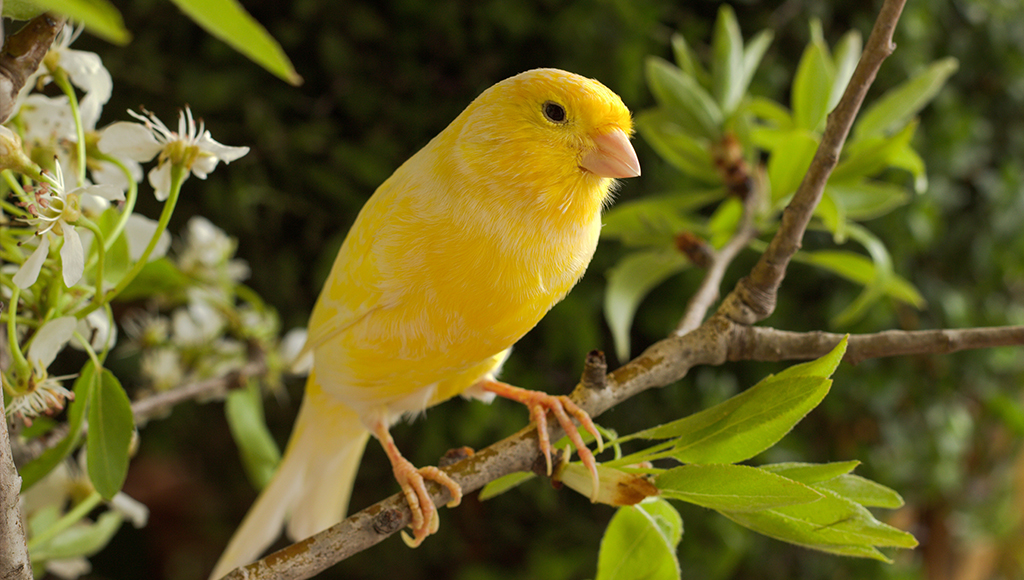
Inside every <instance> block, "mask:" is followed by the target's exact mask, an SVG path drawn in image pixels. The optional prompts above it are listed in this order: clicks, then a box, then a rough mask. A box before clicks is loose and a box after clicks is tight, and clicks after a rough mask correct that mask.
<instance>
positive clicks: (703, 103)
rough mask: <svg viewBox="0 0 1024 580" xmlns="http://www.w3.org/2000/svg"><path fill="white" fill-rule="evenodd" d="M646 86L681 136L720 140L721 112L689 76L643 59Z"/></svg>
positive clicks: (663, 63)
mask: <svg viewBox="0 0 1024 580" xmlns="http://www.w3.org/2000/svg"><path fill="white" fill-rule="evenodd" d="M647 84H648V86H650V89H651V92H652V93H653V94H654V98H655V99H657V101H658V104H660V105H661V106H662V107H664V108H665V109H667V110H668V111H669V112H670V113H671V114H672V115H673V117H674V118H675V120H676V122H677V123H678V124H679V126H680V127H682V129H683V130H684V131H685V132H687V133H690V134H691V135H693V136H694V137H698V138H702V139H707V140H710V141H716V140H718V139H719V138H720V137H721V134H722V110H721V109H720V108H719V107H718V104H717V103H715V100H714V99H713V98H712V97H711V95H709V94H708V92H707V91H706V90H704V87H702V86H700V83H698V82H697V80H696V79H694V78H693V77H692V76H690V75H688V74H686V73H684V72H683V71H681V70H679V68H677V67H675V66H672V64H670V63H668V62H666V61H665V60H663V59H660V58H658V57H653V56H652V57H649V58H648V59H647Z"/></svg>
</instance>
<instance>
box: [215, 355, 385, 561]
mask: <svg viewBox="0 0 1024 580" xmlns="http://www.w3.org/2000/svg"><path fill="white" fill-rule="evenodd" d="M369 435H370V434H369V432H368V431H367V430H366V428H365V427H364V426H363V424H362V422H361V421H360V420H359V417H358V416H357V415H356V413H355V412H354V411H353V410H352V409H350V408H348V407H347V406H345V405H343V404H342V403H340V402H339V401H337V400H336V399H334V398H333V397H331V396H329V395H327V394H325V393H324V392H323V389H321V387H320V385H319V384H317V382H316V378H315V377H314V376H313V375H312V374H311V375H310V377H309V382H308V383H307V385H306V395H305V398H304V399H303V401H302V407H301V408H300V409H299V416H298V419H296V421H295V427H294V429H293V431H292V436H291V440H290V441H289V442H288V447H287V449H285V453H284V457H283V458H282V459H281V464H280V465H279V466H278V468H277V473H275V474H274V477H273V478H272V479H271V480H270V483H269V484H268V485H267V487H266V488H264V489H263V491H262V493H260V496H259V498H257V499H256V503H255V504H253V506H252V507H251V508H250V509H249V513H248V514H247V515H246V516H245V519H244V520H242V524H241V525H240V526H239V527H238V529H237V530H236V531H235V534H234V536H233V537H232V538H231V541H230V542H229V543H228V547H227V549H225V550H224V553H223V554H222V555H221V557H220V560H219V561H218V562H217V565H216V566H215V567H214V569H213V572H212V573H211V574H210V578H211V579H214V578H220V577H222V576H224V575H225V574H227V573H228V572H230V571H231V570H233V569H235V568H237V567H238V566H242V565H244V564H248V563H249V562H251V561H253V560H254V559H256V557H257V556H259V555H260V554H261V553H262V552H263V551H264V550H266V548H267V547H268V546H269V545H270V544H271V543H273V541H274V540H276V539H277V537H278V535H279V534H280V533H281V527H282V526H283V525H285V526H286V528H287V532H288V536H289V537H290V538H291V539H293V540H301V539H303V538H306V537H309V536H311V535H313V534H315V533H317V532H319V531H321V530H324V529H326V528H328V527H330V526H332V525H334V524H336V523H338V522H339V521H341V518H342V516H344V514H345V510H346V509H347V507H348V499H349V494H350V493H351V491H352V482H353V481H354V480H355V476H356V471H357V470H358V469H359V460H360V458H361V457H362V455H363V449H364V448H365V447H366V440H367V438H368V437H369Z"/></svg>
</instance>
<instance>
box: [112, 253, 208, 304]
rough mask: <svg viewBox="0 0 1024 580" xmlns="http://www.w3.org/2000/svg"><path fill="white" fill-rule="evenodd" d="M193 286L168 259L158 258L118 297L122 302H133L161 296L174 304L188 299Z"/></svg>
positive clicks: (144, 267)
mask: <svg viewBox="0 0 1024 580" xmlns="http://www.w3.org/2000/svg"><path fill="white" fill-rule="evenodd" d="M190 285H191V280H189V278H188V276H186V275H185V274H184V273H182V271H181V270H179V269H178V267H177V266H176V265H174V262H172V261H171V260H169V259H168V258H158V259H156V260H153V261H152V262H149V263H147V264H146V265H145V266H143V268H142V270H141V271H140V272H139V275H138V276H136V277H135V279H134V280H132V281H131V283H130V284H128V287H127V288H125V289H124V291H123V292H121V293H120V294H118V295H117V300H118V301H121V302H131V301H134V300H141V299H144V298H150V297H152V296H160V297H161V298H162V299H163V300H167V301H170V302H172V303H175V302H182V301H184V300H185V299H186V296H185V292H186V290H188V287H189V286H190Z"/></svg>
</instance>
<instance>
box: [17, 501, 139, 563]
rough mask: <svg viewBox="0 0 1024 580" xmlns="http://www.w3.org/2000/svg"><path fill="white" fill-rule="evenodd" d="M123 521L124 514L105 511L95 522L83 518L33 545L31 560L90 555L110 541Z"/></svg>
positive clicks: (41, 560)
mask: <svg viewBox="0 0 1024 580" xmlns="http://www.w3.org/2000/svg"><path fill="white" fill-rule="evenodd" d="M85 522H88V523H85ZM123 522H124V516H122V515H121V514H120V513H119V512H116V511H114V510H109V511H105V512H103V513H102V514H100V516H99V517H98V518H96V521H95V522H89V521H88V520H84V521H83V522H80V523H79V524H77V525H74V526H71V527H70V528H68V529H66V530H64V531H63V532H61V533H59V534H57V536H55V537H54V538H53V539H52V540H50V541H49V542H46V543H45V544H43V545H41V546H36V547H33V549H32V550H31V551H30V554H31V556H32V561H33V562H35V561H40V562H45V561H47V560H63V559H67V558H78V557H82V556H86V557H88V556H92V555H93V554H95V553H96V552H99V551H100V550H102V549H103V548H105V547H106V546H107V544H108V543H110V540H111V539H112V538H113V537H114V534H116V533H117V531H118V530H119V529H121V524H122V523H123Z"/></svg>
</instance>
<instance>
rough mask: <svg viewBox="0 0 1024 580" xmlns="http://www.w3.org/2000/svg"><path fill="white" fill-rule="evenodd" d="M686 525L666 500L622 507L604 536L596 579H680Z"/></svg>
mask: <svg viewBox="0 0 1024 580" xmlns="http://www.w3.org/2000/svg"><path fill="white" fill-rule="evenodd" d="M682 527H683V522H682V518H680V517H679V513H678V512H676V510H675V508H673V507H672V506H671V505H669V504H668V502H666V501H664V500H654V501H653V502H651V503H642V504H640V505H636V506H629V507H623V508H619V510H618V511H617V512H615V515H614V516H613V517H612V520H611V521H610V522H609V523H608V528H607V529H606V530H605V533H604V537H603V538H602V539H601V551H600V553H599V554H598V559H597V578H596V580H677V579H678V578H679V576H680V569H679V560H678V559H677V557H676V545H678V543H679V538H681V537H682Z"/></svg>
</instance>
